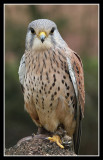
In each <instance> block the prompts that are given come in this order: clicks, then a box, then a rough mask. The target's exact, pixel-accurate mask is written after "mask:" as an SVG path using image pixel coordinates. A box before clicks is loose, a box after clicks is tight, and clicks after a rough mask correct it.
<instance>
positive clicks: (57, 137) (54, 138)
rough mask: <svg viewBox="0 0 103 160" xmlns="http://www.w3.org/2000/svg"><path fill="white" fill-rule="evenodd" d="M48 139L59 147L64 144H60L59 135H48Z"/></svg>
mask: <svg viewBox="0 0 103 160" xmlns="http://www.w3.org/2000/svg"><path fill="white" fill-rule="evenodd" d="M47 139H48V140H50V141H51V142H56V144H57V145H58V146H59V147H60V148H64V146H63V145H61V143H62V142H61V139H60V137H59V136H57V135H56V136H53V137H48V138H47Z"/></svg>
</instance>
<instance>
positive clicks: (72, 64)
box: [67, 52, 85, 154]
mask: <svg viewBox="0 0 103 160" xmlns="http://www.w3.org/2000/svg"><path fill="white" fill-rule="evenodd" d="M67 64H68V70H69V74H70V78H71V80H72V84H73V87H74V91H75V95H76V102H77V103H76V106H75V107H76V108H75V110H76V111H75V117H76V129H75V133H74V135H73V140H74V150H75V152H76V153H77V154H78V149H79V145H80V137H81V120H82V117H83V116H84V103H85V92H84V75H83V65H82V61H81V59H80V57H79V55H77V53H75V52H71V54H69V56H67Z"/></svg>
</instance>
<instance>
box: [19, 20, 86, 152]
mask: <svg viewBox="0 0 103 160" xmlns="http://www.w3.org/2000/svg"><path fill="white" fill-rule="evenodd" d="M25 47H26V48H25V53H24V55H23V56H22V59H21V62H20V67H19V72H18V73H19V80H20V83H21V86H22V90H23V94H24V103H25V109H26V110H27V112H28V113H29V114H30V116H31V118H32V120H33V121H34V123H35V124H36V125H37V126H38V127H43V128H45V129H46V130H47V131H50V132H54V133H55V131H57V129H58V127H59V126H60V125H62V126H63V128H64V129H65V130H66V132H67V134H68V135H69V136H70V137H72V139H73V144H74V150H75V153H78V149H79V144H80V136H81V120H82V118H83V115H84V103H85V91H84V76H83V66H82V62H81V59H80V57H79V55H78V54H77V53H75V52H74V51H73V50H71V49H70V48H69V47H68V45H67V44H66V42H65V41H64V40H63V39H62V37H61V35H60V33H59V32H58V29H57V26H56V24H55V23H54V22H53V21H51V20H48V19H38V20H35V21H32V22H31V23H30V24H29V26H28V30H27V35H26V43H25ZM53 138H54V137H53ZM55 138H56V137H55ZM55 138H54V139H55ZM51 140H53V139H52V138H51ZM62 148H63V147H62Z"/></svg>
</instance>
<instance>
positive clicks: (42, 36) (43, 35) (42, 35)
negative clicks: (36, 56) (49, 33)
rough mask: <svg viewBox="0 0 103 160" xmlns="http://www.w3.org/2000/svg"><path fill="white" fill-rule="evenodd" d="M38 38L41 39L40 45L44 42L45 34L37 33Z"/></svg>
mask: <svg viewBox="0 0 103 160" xmlns="http://www.w3.org/2000/svg"><path fill="white" fill-rule="evenodd" d="M39 37H40V39H41V41H42V43H43V42H44V40H45V38H46V33H45V32H40V33H39Z"/></svg>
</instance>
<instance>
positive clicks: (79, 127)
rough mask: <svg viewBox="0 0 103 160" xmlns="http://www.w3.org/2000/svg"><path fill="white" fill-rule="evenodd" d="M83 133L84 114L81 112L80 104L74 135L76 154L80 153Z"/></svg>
mask: <svg viewBox="0 0 103 160" xmlns="http://www.w3.org/2000/svg"><path fill="white" fill-rule="evenodd" d="M81 133H82V114H81V107H80V106H79V115H77V117H76V129H75V132H74V135H73V143H74V151H75V153H76V154H78V151H79V147H80V139H81Z"/></svg>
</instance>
